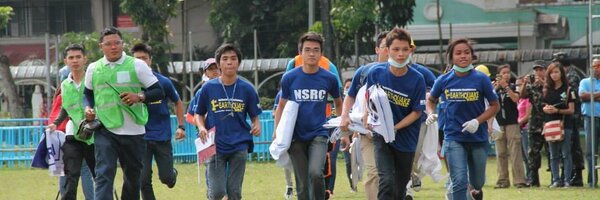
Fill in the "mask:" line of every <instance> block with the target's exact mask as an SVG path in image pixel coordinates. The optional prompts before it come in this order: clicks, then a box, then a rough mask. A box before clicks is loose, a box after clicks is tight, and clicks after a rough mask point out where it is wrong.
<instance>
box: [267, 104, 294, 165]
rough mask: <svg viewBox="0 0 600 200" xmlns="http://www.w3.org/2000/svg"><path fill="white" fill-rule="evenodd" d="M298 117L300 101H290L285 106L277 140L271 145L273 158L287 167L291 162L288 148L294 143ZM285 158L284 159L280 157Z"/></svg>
mask: <svg viewBox="0 0 600 200" xmlns="http://www.w3.org/2000/svg"><path fill="white" fill-rule="evenodd" d="M297 117H298V103H296V102H294V101H288V102H287V103H286V104H285V107H284V108H283V112H282V113H281V118H280V119H279V125H277V129H276V134H277V137H276V138H275V141H273V142H272V143H271V146H269V152H270V153H271V156H272V157H273V159H275V160H277V162H276V163H277V165H279V166H281V167H286V166H288V165H289V164H290V162H289V161H290V160H289V156H288V155H287V150H288V149H289V148H290V144H291V143H292V136H293V135H294V128H295V126H296V118H297ZM280 158H283V159H280Z"/></svg>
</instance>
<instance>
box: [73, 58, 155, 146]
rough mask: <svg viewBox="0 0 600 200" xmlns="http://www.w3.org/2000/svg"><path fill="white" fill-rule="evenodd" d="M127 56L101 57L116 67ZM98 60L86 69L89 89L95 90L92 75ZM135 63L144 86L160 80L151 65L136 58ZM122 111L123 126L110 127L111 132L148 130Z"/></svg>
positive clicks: (122, 133) (103, 60)
mask: <svg viewBox="0 0 600 200" xmlns="http://www.w3.org/2000/svg"><path fill="white" fill-rule="evenodd" d="M125 56H126V54H125V52H123V54H122V55H121V58H119V60H117V61H115V62H110V61H108V60H107V59H106V56H104V57H102V58H101V59H102V62H104V64H105V65H107V66H108V67H110V68H114V67H115V66H116V65H118V64H123V62H124V61H125ZM97 62H98V61H96V62H94V63H92V64H90V65H89V66H88V68H87V71H85V88H87V89H89V90H93V87H92V78H93V77H92V75H93V73H94V68H95V67H96V65H97ZM133 65H134V67H135V72H136V75H137V78H138V80H140V83H142V85H144V88H149V87H150V86H152V85H154V84H155V83H157V82H158V79H157V78H156V76H154V74H152V71H151V70H150V67H148V65H147V64H146V63H145V62H144V61H142V60H140V59H137V58H136V59H135V60H134V61H133ZM121 112H122V113H123V126H121V127H119V128H109V129H108V130H109V131H110V132H113V133H115V134H117V135H141V134H144V133H145V132H146V129H145V127H144V125H139V124H136V123H135V122H134V120H133V118H132V117H131V116H130V115H129V114H128V113H127V112H125V111H121Z"/></svg>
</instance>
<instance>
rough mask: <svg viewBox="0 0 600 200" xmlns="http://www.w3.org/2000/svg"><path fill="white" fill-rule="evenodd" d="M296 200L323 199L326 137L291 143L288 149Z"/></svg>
mask: <svg viewBox="0 0 600 200" xmlns="http://www.w3.org/2000/svg"><path fill="white" fill-rule="evenodd" d="M288 154H289V155H290V160H291V161H292V166H293V167H294V177H295V178H296V195H297V197H298V200H323V199H325V178H324V177H323V176H324V175H323V169H324V167H325V159H326V156H327V137H323V136H317V137H315V138H314V139H313V140H312V141H306V142H300V141H292V144H291V145H290V148H289V149H288Z"/></svg>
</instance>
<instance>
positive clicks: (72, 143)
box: [62, 135, 96, 199]
mask: <svg viewBox="0 0 600 200" xmlns="http://www.w3.org/2000/svg"><path fill="white" fill-rule="evenodd" d="M62 150H63V162H64V166H65V168H64V171H65V176H66V182H65V189H66V190H65V192H64V194H63V196H62V199H77V185H78V184H79V177H80V176H81V163H82V161H83V159H85V162H86V163H87V165H88V167H89V168H90V171H91V172H92V177H94V176H95V174H94V165H95V164H96V161H95V160H96V159H95V158H94V145H88V144H86V143H84V142H81V141H78V140H75V138H74V137H73V136H72V135H68V136H67V137H66V139H65V143H64V144H63V146H62Z"/></svg>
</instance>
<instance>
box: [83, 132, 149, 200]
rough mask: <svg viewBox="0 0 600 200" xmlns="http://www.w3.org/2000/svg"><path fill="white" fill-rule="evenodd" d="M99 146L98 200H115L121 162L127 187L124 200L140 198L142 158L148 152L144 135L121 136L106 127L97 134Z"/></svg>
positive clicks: (97, 164) (123, 196)
mask: <svg viewBox="0 0 600 200" xmlns="http://www.w3.org/2000/svg"><path fill="white" fill-rule="evenodd" d="M94 137H95V138H94V144H95V145H96V149H95V150H96V151H95V153H96V179H95V182H96V185H95V190H94V192H95V195H96V198H95V199H98V200H112V199H113V196H112V193H113V185H114V181H115V174H116V173H117V159H118V160H119V163H120V165H121V169H122V170H123V180H124V181H123V187H122V190H121V199H127V200H138V199H140V174H141V172H142V166H143V164H142V157H143V155H144V150H146V141H144V135H143V134H141V135H117V134H114V133H112V132H110V131H108V130H106V129H105V128H101V129H100V130H99V131H96V133H95V134H94Z"/></svg>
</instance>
